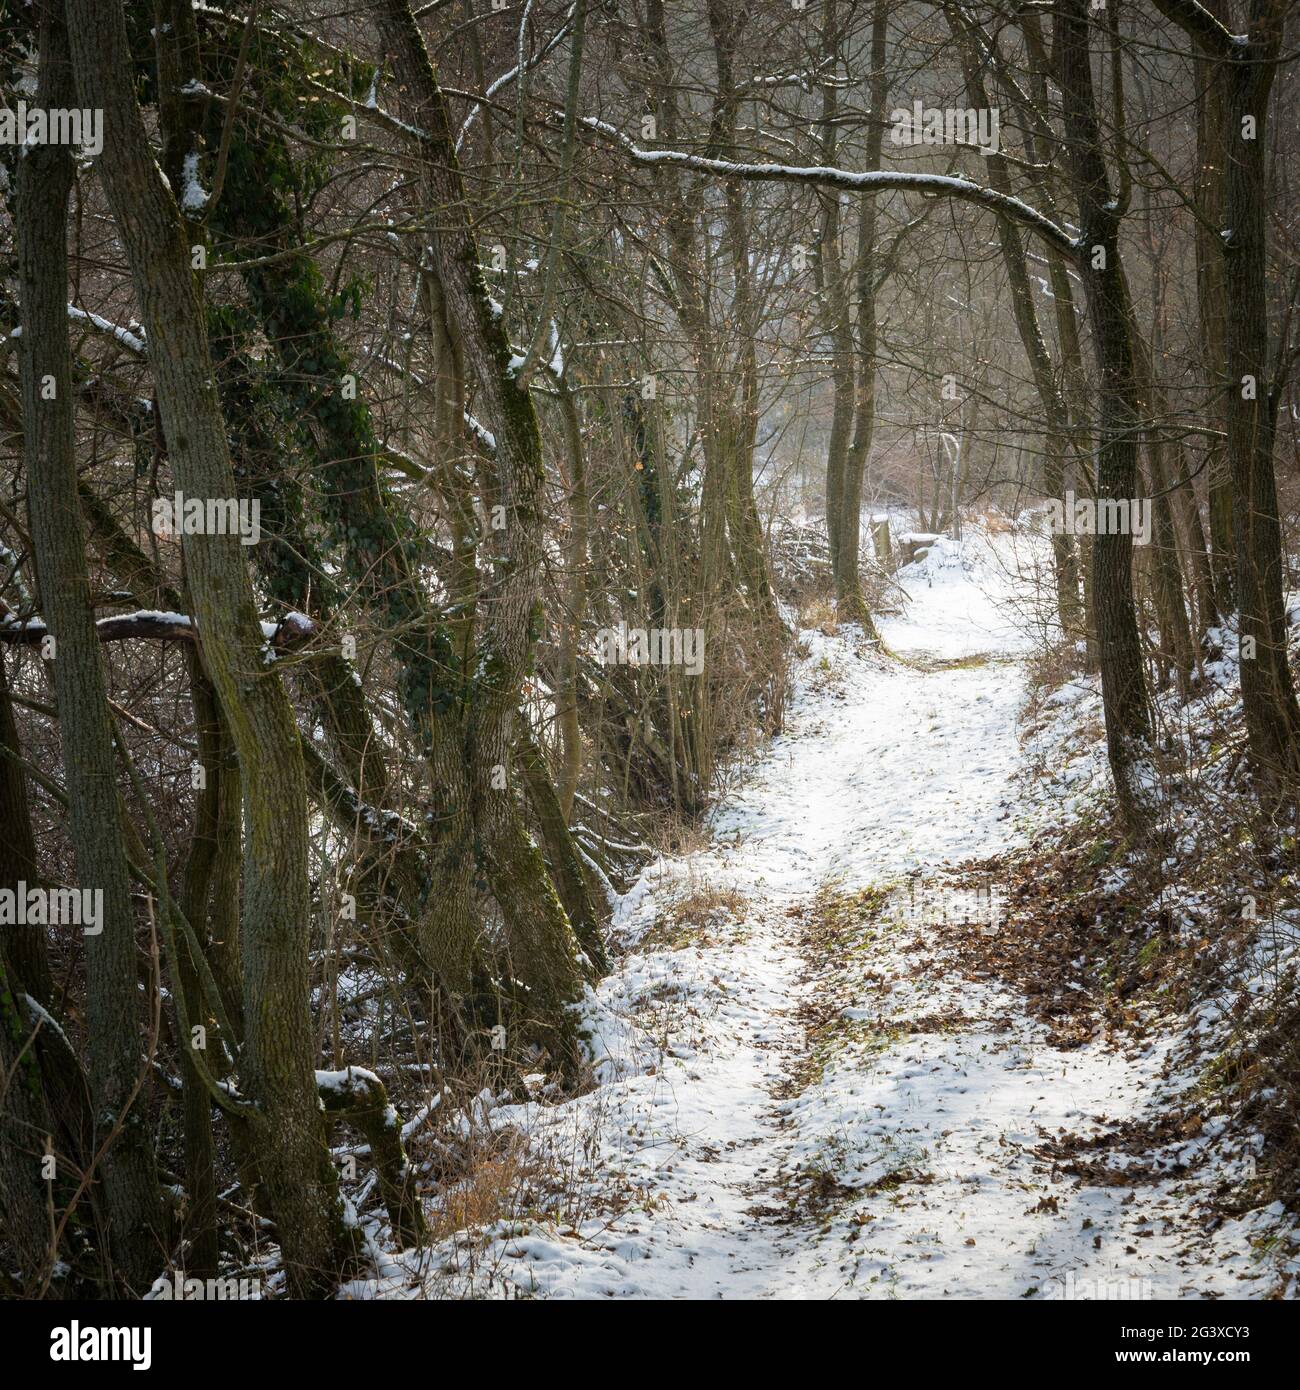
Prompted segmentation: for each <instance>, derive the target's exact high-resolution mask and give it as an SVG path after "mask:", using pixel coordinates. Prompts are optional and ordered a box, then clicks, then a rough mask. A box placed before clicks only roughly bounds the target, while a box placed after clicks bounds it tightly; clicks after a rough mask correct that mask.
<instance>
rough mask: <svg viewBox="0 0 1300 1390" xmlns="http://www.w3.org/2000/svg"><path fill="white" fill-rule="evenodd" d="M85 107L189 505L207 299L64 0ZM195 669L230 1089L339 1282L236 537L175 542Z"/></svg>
mask: <svg viewBox="0 0 1300 1390" xmlns="http://www.w3.org/2000/svg"><path fill="white" fill-rule="evenodd" d="M67 15H68V21H69V27H70V31H71V36H72V50H73V59H74V63H75V67H76V74H77V83H78V87H79V89H80V96H81V104H82V105H83V106H87V107H90V108H92V109H98V110H101V111H103V113H104V117H103V128H104V153H103V158H102V159H101V160H100V164H99V167H100V171H101V177H102V178H103V180H104V184H105V188H106V191H107V193H108V199H109V202H110V204H111V206H112V209H113V213H114V217H115V220H116V222H117V226H118V229H119V231H120V234H121V236H122V240H123V243H124V245H125V248H126V252H127V257H128V260H129V262H130V265H131V270H132V276H133V279H134V282H135V287H136V293H137V296H138V298H139V301H140V310H141V314H142V317H143V319H144V323H145V327H146V331H147V333H148V340H149V358H150V365H151V367H152V370H153V377H154V384H155V389H156V391H157V396H158V403H159V407H160V412H161V415H162V423H163V433H164V436H165V438H166V440H167V448H168V453H169V456H170V460H171V464H172V469H173V471H174V474H175V478H176V482H177V485H178V486H179V487H180V488H181V490H182V491H183V492H184V493H185V494H186V495H187V496H189V497H194V498H202V499H210V498H232V497H234V496H235V495H236V494H235V482H234V475H233V473H232V470H231V465H230V454H229V448H228V443H227V437H226V426H225V421H224V419H223V417H222V413H221V408H220V404H219V401H218V398H217V390H216V385H215V382H214V375H213V366H212V360H211V355H210V353H209V350H208V339H207V328H206V324H205V321H204V313H203V304H202V299H201V296H200V293H199V288H198V285H197V283H196V281H195V278H194V274H193V271H192V270H191V268H190V265H191V261H190V254H191V253H190V245H189V237H188V236H187V235H186V230H185V227H184V225H183V223H182V219H181V215H180V212H179V209H178V208H177V205H176V201H175V199H174V197H173V196H172V193H171V190H170V189H169V188H168V186H167V185H166V183H164V181H163V179H162V177H161V174H160V171H159V169H158V166H157V164H156V162H155V160H154V158H153V155H152V153H151V151H150V149H149V143H148V137H147V135H146V133H145V128H144V123H143V120H142V119H141V115H140V110H139V107H138V106H137V104H136V99H135V91H134V86H133V78H132V74H133V72H134V67H133V63H132V58H131V52H130V47H129V44H128V41H127V32H126V21H125V17H124V15H123V11H122V5H121V3H120V0H67ZM182 546H183V554H184V559H185V566H186V572H187V575H188V578H189V586H190V592H191V595H192V597H193V603H194V615H195V618H196V620H197V626H198V631H199V634H200V640H201V642H202V652H203V661H204V665H205V667H206V669H207V671H208V674H209V676H210V678H211V680H212V683H213V686H214V687H215V689H216V692H217V697H218V700H219V702H220V705H221V708H222V711H223V713H224V714H225V716H226V718H227V720H228V721H229V725H230V731H231V736H232V738H233V740H234V743H235V747H236V750H237V753H238V756H239V761H240V765H241V767H242V769H243V771H244V793H245V812H246V814H245V825H246V837H247V840H246V848H245V874H244V918H243V968H244V981H243V991H244V994H243V997H244V1026H245V1030H246V1031H245V1045H244V1049H243V1054H242V1057H241V1064H240V1086H241V1090H242V1092H243V1093H244V1096H245V1098H246V1099H247V1100H249V1101H250V1102H252V1103H253V1105H255V1106H256V1107H257V1109H258V1111H259V1112H260V1118H259V1120H258V1121H257V1122H256V1125H257V1129H258V1130H259V1133H258V1136H257V1140H258V1142H257V1147H258V1160H259V1167H260V1171H261V1176H262V1184H263V1186H262V1192H261V1196H262V1197H263V1198H264V1199H265V1201H266V1203H267V1206H268V1207H269V1209H270V1212H271V1215H272V1217H273V1218H274V1220H275V1223H276V1228H277V1234H278V1236H279V1239H280V1242H281V1249H282V1251H283V1255H284V1261H285V1265H286V1268H287V1272H288V1276H289V1286H290V1288H291V1289H292V1290H293V1291H294V1292H295V1293H297V1294H299V1295H307V1294H317V1293H324V1292H327V1291H329V1290H330V1289H332V1288H333V1287H334V1283H335V1279H336V1276H337V1271H338V1268H339V1263H340V1259H341V1256H342V1255H343V1252H344V1250H345V1247H346V1239H345V1235H344V1229H343V1222H342V1207H341V1204H340V1202H339V1198H338V1184H337V1178H336V1175H335V1173H334V1169H333V1166H332V1164H331V1162H330V1157H329V1150H328V1148H327V1147H326V1143H325V1130H324V1125H323V1123H322V1119H321V1112H320V1106H319V1101H318V1097H317V1095H316V1087H315V1076H314V1072H315V1069H314V1066H313V1061H314V1058H313V1044H312V1027H311V1016H310V1010H309V1000H310V992H309V978H308V970H307V944H308V926H309V901H308V884H307V817H306V785H305V781H304V777H303V766H302V754H301V751H300V749H299V740H298V731H297V727H296V725H295V722H294V717H293V711H292V708H291V707H290V704H289V701H288V698H287V696H286V695H285V691H284V688H283V686H282V685H281V683H280V679H279V676H278V674H277V673H276V672H275V671H274V669H273V668H270V667H269V666H268V664H267V662H266V659H265V649H264V641H263V638H262V633H261V629H260V626H259V624H258V618H257V609H256V606H255V603H254V596H253V588H252V583H251V581H250V579H249V574H248V569H247V566H246V564H245V562H244V558H243V555H242V547H241V546H240V543H239V538H238V537H236V536H233V535H226V536H204V535H187V536H184V537H183V540H182Z"/></svg>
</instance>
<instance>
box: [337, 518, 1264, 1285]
mask: <svg viewBox="0 0 1300 1390" xmlns="http://www.w3.org/2000/svg"><path fill="white" fill-rule="evenodd" d="M1031 555H1032V547H1028V548H1027V546H1026V541H1025V539H1024V537H1023V535H1022V536H1020V537H1019V538H1013V537H1012V536H1009V535H1004V536H1000V537H995V538H993V539H992V540H989V539H988V538H985V537H983V536H982V535H979V534H977V535H974V536H972V537H970V538H968V540H967V541H965V542H964V543H963V544H962V545H961V546H960V547H959V546H956V545H954V544H952V543H951V542H941V543H940V544H939V545H937V546H936V547H935V548H934V549H933V550H932V551H931V552H930V555H929V556H928V557H927V558H926V559H924V560H923V561H921V562H920V563H918V564H916V565H913V566H910V567H909V568H908V569H906V570H905V571H903V572H902V574H901V575H900V579H901V580H902V582H903V585H904V587H905V588H906V590H907V592H908V594H909V595H910V598H911V602H910V604H909V606H908V609H907V612H906V616H905V617H903V618H902V619H900V620H897V621H892V622H887V623H885V624H884V630H883V635H884V638H885V641H886V642H887V644H888V645H889V647H890V649H891V652H892V653H893V657H892V658H886V657H883V656H881V655H880V654H878V653H877V652H875V651H873V650H872V649H871V648H870V647H868V646H866V645H864V644H862V643H861V642H860V641H858V640H856V639H857V636H858V635H857V634H855V633H854V632H852V631H846V632H844V633H841V634H840V635H837V636H826V635H823V634H822V633H817V632H813V633H808V634H805V638H804V643H805V651H806V654H805V655H804V656H803V657H802V658H801V660H800V663H799V666H798V670H797V675H796V688H795V693H794V696H793V699H792V702H791V706H790V711H789V718H788V725H787V729H786V732H785V733H784V734H783V735H782V736H781V737H780V738H778V739H776V740H775V741H773V742H772V743H771V744H770V745H769V746H768V747H767V748H766V750H765V751H764V754H763V756H762V758H761V759H760V761H759V762H758V763H757V764H756V765H755V766H754V767H753V768H752V770H751V771H750V772H749V773H748V775H747V776H746V777H745V778H744V781H743V785H742V786H741V787H740V788H739V790H738V791H737V792H736V793H735V794H733V795H731V796H730V797H729V798H728V799H727V800H726V802H725V803H724V804H723V805H722V806H721V807H720V808H719V809H718V811H717V813H716V814H715V816H714V818H713V840H712V843H711V845H710V846H709V847H708V848H707V849H706V850H704V851H702V852H700V853H697V854H694V855H691V856H688V857H685V858H680V859H674V860H663V861H660V862H658V863H657V864H655V865H652V866H651V867H650V868H649V869H648V870H647V871H646V873H645V874H644V875H643V876H642V879H641V880H640V882H639V883H638V884H637V885H636V886H635V887H634V889H633V890H632V891H631V892H630V893H629V894H628V895H627V897H626V898H625V899H624V900H623V901H622V903H621V905H620V908H619V910H618V913H617V915H616V919H615V935H616V937H617V938H618V939H619V940H621V941H622V942H623V943H624V944H627V945H630V946H631V947H632V949H631V952H630V953H629V954H627V955H625V956H624V957H623V958H622V960H621V962H620V964H619V967H618V969H617V970H616V972H615V973H614V974H613V975H612V976H611V977H610V978H609V979H607V980H606V981H605V982H604V983H603V984H602V985H601V987H600V989H599V991H598V994H597V996H596V997H595V998H594V999H593V1000H592V1001H591V1003H590V1008H589V1010H588V1014H589V1018H588V1023H589V1026H590V1027H591V1029H592V1032H593V1039H592V1047H593V1050H594V1052H595V1054H596V1056H597V1057H598V1058H600V1059H601V1061H600V1066H599V1068H598V1071H599V1074H600V1075H601V1077H602V1079H603V1082H604V1084H602V1085H601V1086H599V1087H598V1088H597V1089H595V1090H594V1091H592V1092H590V1093H589V1094H587V1095H585V1096H583V1097H581V1098H579V1099H577V1100H575V1101H572V1102H569V1103H567V1104H564V1105H561V1106H541V1105H538V1106H506V1107H501V1108H498V1109H496V1110H494V1111H492V1112H491V1115H490V1116H489V1117H488V1118H487V1120H486V1121H485V1123H488V1124H490V1125H492V1126H495V1127H497V1128H498V1129H499V1130H501V1131H508V1130H509V1129H510V1128H512V1127H514V1128H517V1130H518V1131H520V1132H521V1133H524V1134H527V1136H528V1146H529V1150H528V1151H529V1155H530V1162H532V1163H533V1164H534V1165H535V1170H536V1171H537V1172H540V1173H543V1174H544V1173H545V1172H547V1171H550V1172H553V1173H556V1174H558V1175H561V1176H562V1182H561V1183H559V1184H558V1185H557V1187H556V1191H557V1192H559V1191H562V1192H563V1194H564V1195H563V1198H562V1199H561V1200H562V1201H563V1204H564V1206H563V1210H560V1211H552V1212H550V1213H547V1212H546V1211H545V1210H544V1209H543V1207H542V1206H541V1205H540V1204H535V1205H534V1209H533V1211H532V1212H531V1213H526V1212H522V1211H521V1212H519V1213H517V1214H515V1215H513V1216H512V1217H511V1218H510V1219H509V1220H505V1221H498V1222H496V1223H495V1224H494V1225H492V1226H490V1227H489V1228H488V1229H487V1230H481V1229H480V1230H478V1231H475V1232H472V1233H465V1234H462V1235H461V1236H460V1237H458V1238H456V1237H453V1238H447V1239H444V1240H442V1241H440V1242H439V1243H438V1244H436V1245H435V1246H434V1247H433V1248H432V1250H430V1251H427V1252H425V1253H424V1254H423V1255H422V1256H421V1257H420V1258H419V1259H418V1260H417V1259H416V1258H415V1256H414V1255H413V1254H410V1255H407V1256H405V1257H399V1258H393V1257H391V1256H385V1257H382V1258H383V1266H382V1270H383V1277H381V1278H380V1279H378V1280H372V1281H367V1282H365V1283H358V1284H356V1285H353V1286H351V1287H350V1289H349V1290H348V1292H349V1293H351V1294H352V1295H354V1296H362V1297H366V1296H370V1297H373V1296H376V1295H378V1296H385V1297H422V1296H448V1295H464V1294H466V1293H477V1294H480V1295H489V1296H490V1295H493V1294H496V1295H500V1294H512V1293H513V1294H520V1293H522V1294H524V1295H536V1296H545V1297H569V1298H574V1297H581V1298H588V1297H590V1298H596V1297H622V1298H626V1297H703V1298H711V1297H717V1298H740V1297H778V1298H823V1297H834V1296H842V1297H890V1296H899V1297H907V1296H919V1297H938V1296H942V1295H948V1296H957V1297H964V1298H999V1297H1002V1298H1005V1297H1017V1298H1018V1297H1025V1298H1096V1297H1107V1298H1133V1297H1138V1298H1140V1297H1150V1296H1155V1297H1178V1296H1184V1297H1186V1296H1195V1295H1198V1294H1201V1295H1203V1294H1207V1293H1218V1294H1223V1295H1227V1296H1259V1295H1260V1294H1262V1293H1264V1292H1265V1291H1266V1290H1267V1289H1268V1288H1269V1287H1271V1286H1272V1284H1273V1282H1274V1280H1275V1278H1276V1271H1275V1269H1274V1267H1273V1265H1272V1264H1271V1262H1270V1261H1269V1260H1268V1259H1261V1258H1259V1257H1257V1255H1256V1252H1255V1249H1254V1248H1253V1247H1252V1244H1251V1239H1252V1236H1254V1235H1256V1234H1257V1233H1260V1232H1262V1231H1263V1229H1264V1223H1265V1222H1266V1221H1267V1219H1268V1217H1267V1214H1265V1213H1256V1214H1254V1215H1253V1216H1252V1217H1251V1218H1248V1219H1243V1220H1241V1221H1228V1222H1226V1223H1223V1224H1221V1225H1219V1227H1218V1229H1217V1231H1215V1232H1214V1234H1213V1235H1209V1234H1206V1233H1205V1232H1204V1231H1203V1229H1202V1224H1201V1223H1200V1222H1199V1221H1198V1220H1197V1218H1196V1199H1197V1197H1198V1195H1200V1194H1199V1190H1198V1187H1197V1184H1198V1182H1200V1183H1203V1182H1206V1181H1208V1180H1209V1178H1208V1176H1202V1177H1200V1178H1198V1177H1197V1176H1195V1174H1194V1173H1193V1174H1188V1175H1183V1176H1181V1177H1178V1178H1169V1179H1164V1180H1159V1181H1143V1182H1138V1183H1136V1184H1128V1183H1116V1184H1115V1185H1100V1186H1088V1185H1084V1186H1081V1185H1079V1184H1078V1182H1077V1179H1076V1178H1075V1177H1072V1176H1069V1175H1067V1174H1065V1173H1063V1172H1060V1171H1057V1169H1056V1168H1055V1167H1054V1166H1053V1162H1052V1160H1051V1159H1050V1158H1047V1157H1043V1156H1041V1155H1039V1154H1037V1153H1036V1152H1035V1150H1036V1149H1040V1148H1041V1147H1042V1146H1043V1144H1044V1142H1045V1141H1047V1140H1050V1139H1052V1138H1054V1137H1057V1136H1064V1135H1066V1134H1076V1133H1078V1134H1086V1135H1091V1134H1095V1133H1097V1132H1099V1131H1103V1130H1108V1129H1110V1128H1112V1127H1114V1126H1116V1125H1119V1124H1122V1123H1123V1122H1124V1121H1126V1120H1129V1119H1134V1118H1137V1117H1139V1116H1141V1115H1142V1114H1143V1113H1144V1110H1145V1108H1146V1107H1147V1106H1148V1105H1149V1104H1150V1102H1151V1099H1152V1097H1153V1096H1154V1095H1155V1093H1156V1091H1157V1088H1158V1087H1159V1086H1161V1085H1168V1084H1169V1083H1168V1081H1164V1082H1162V1081H1161V1080H1160V1072H1161V1064H1162V1062H1163V1061H1164V1060H1165V1059H1166V1054H1167V1052H1168V1048H1169V1046H1170V1044H1169V1042H1167V1041H1166V1042H1160V1041H1155V1042H1152V1043H1148V1044H1146V1045H1145V1046H1146V1051H1145V1052H1138V1051H1136V1050H1134V1051H1132V1052H1131V1053H1130V1052H1129V1051H1125V1050H1122V1049H1113V1048H1110V1047H1108V1046H1107V1045H1106V1044H1105V1043H1104V1042H1103V1041H1102V1040H1100V1039H1098V1040H1095V1041H1092V1042H1088V1043H1085V1044H1084V1045H1083V1046H1081V1047H1075V1048H1072V1049H1070V1050H1061V1049H1059V1048H1057V1047H1055V1046H1053V1045H1051V1044H1050V1043H1049V1041H1048V1039H1047V1031H1046V1029H1045V1027H1044V1026H1043V1025H1042V1024H1041V1023H1039V1022H1037V1021H1035V1020H1034V1019H1033V1018H1031V1017H1030V1015H1029V1014H1028V1013H1027V1011H1026V1009H1025V1007H1024V1005H1023V1003H1022V1001H1021V1000H1020V999H1019V998H1018V997H1016V996H1015V995H1014V994H1013V993H1012V992H1011V991H1010V990H1008V989H1007V988H1005V987H1003V986H1000V985H997V984H996V983H992V982H990V981H989V980H987V979H979V978H967V975H968V974H970V973H972V972H961V971H958V970H955V969H951V968H947V967H945V966H944V965H942V964H940V963H939V958H940V957H941V955H942V953H939V954H938V956H936V955H935V954H934V953H931V952H929V951H922V952H918V950H917V949H916V940H917V933H916V931H915V929H914V926H913V929H912V930H907V929H906V928H907V925H908V924H907V923H906V922H904V921H903V920H901V916H900V911H899V910H898V909H897V907H895V908H892V909H890V910H887V911H886V912H885V913H884V914H883V915H878V914H874V913H873V914H869V915H867V914H859V918H858V919H852V918H851V919H846V920H848V922H849V924H848V925H847V926H846V927H845V929H844V930H843V931H842V932H841V933H840V934H839V935H837V936H834V937H823V938H822V940H823V943H824V945H823V950H822V951H821V952H820V953H819V952H818V951H815V950H810V949H807V947H806V943H805V941H804V933H805V930H806V929H807V928H810V927H814V926H815V925H816V923H817V922H818V921H819V919H820V918H821V917H823V916H824V915H825V914H824V911H823V909H824V908H825V905H826V904H827V903H828V902H840V903H844V902H852V901H853V900H854V897H855V895H861V894H863V893H864V892H865V891H867V890H874V889H879V890H884V891H885V892H886V893H892V894H897V892H898V886H899V884H900V881H903V880H905V878H906V876H907V875H909V874H910V875H915V874H916V873H917V871H919V872H920V875H921V878H920V882H921V883H922V884H924V882H925V881H926V879H928V878H929V877H930V876H932V875H934V874H937V873H939V872H941V871H942V870H944V869H945V868H946V867H950V866H953V865H956V864H957V863H959V862H961V861H963V860H966V859H970V858H973V857H976V856H986V855H989V854H992V853H996V852H998V851H1000V850H1002V849H1005V848H1008V847H1011V846H1014V845H1016V844H1018V843H1021V842H1022V841H1023V838H1024V836H1025V834H1026V829H1027V827H1026V824H1025V818H1024V817H1022V816H1021V815H1020V814H1019V813H1018V810H1017V807H1018V806H1019V805H1020V804H1021V801H1020V798H1019V794H1018V792H1017V789H1016V786H1015V784H1014V780H1013V779H1014V778H1015V776H1016V774H1017V772H1018V770H1020V769H1021V767H1022V758H1023V756H1024V755H1023V754H1022V750H1021V747H1020V744H1019V742H1018V739H1017V732H1016V730H1017V718H1018V715H1019V712H1020V709H1021V706H1022V703H1023V700H1024V694H1025V691H1024V676H1023V672H1022V668H1021V665H1020V664H1019V662H1018V660H1017V659H1016V658H1017V654H1018V653H1019V652H1021V651H1022V649H1023V647H1024V641H1025V639H1024V638H1023V637H1022V636H1021V635H1020V633H1019V632H1018V630H1017V622H1016V619H1015V617H1014V614H1013V612H1012V610H1011V607H1010V605H1009V603H1008V599H1009V596H1010V594H1011V593H1012V592H1013V590H1014V591H1016V592H1022V593H1023V592H1024V584H1023V580H1020V581H1017V580H1015V579H1014V578H1013V571H1014V570H1015V569H1016V568H1017V567H1018V566H1019V565H1020V564H1022V563H1024V562H1025V561H1026V559H1027V558H1030V557H1031ZM963 658H964V659H965V661H964V662H963V663H962V664H957V660H958V659H963ZM981 658H982V659H981ZM945 663H947V664H945ZM710 895H714V896H716V897H717V900H718V902H719V903H721V904H724V906H722V907H719V909H718V910H717V911H716V912H715V913H714V915H713V917H712V918H710V919H709V920H708V922H707V923H706V925H705V926H704V928H703V929H702V930H699V931H694V932H688V933H686V938H685V940H683V938H682V937H681V936H680V935H679V936H678V937H677V938H675V939H672V940H666V939H665V931H664V924H665V922H667V923H669V924H671V923H672V922H673V918H674V904H680V903H681V902H683V901H684V900H690V899H692V898H694V899H695V900H696V901H708V900H709V896H710ZM737 895H738V896H737ZM891 901H893V902H894V903H895V904H896V903H897V902H898V901H899V899H897V897H895V898H893V899H891ZM1000 929H1001V930H1010V929H1011V927H1010V926H1009V925H1008V924H1003V925H1002V927H1001V928H1000ZM927 930H929V929H927ZM932 930H933V931H934V932H935V933H941V932H942V931H944V930H945V928H944V927H943V925H942V924H938V925H935V926H934V927H933V928H932ZM643 938H645V939H646V941H647V945H646V946H645V947H644V948H640V949H638V948H637V946H636V943H638V942H640V941H641V940H642V939H643ZM651 942H656V943H658V944H657V945H655V946H651V945H650V944H649V943H651ZM668 946H674V947H676V949H668V948H667V947H668ZM810 1030H812V1031H811V1032H810ZM1215 1176H1216V1177H1217V1178H1220V1179H1221V1178H1222V1177H1223V1174H1222V1172H1219V1173H1216V1174H1215Z"/></svg>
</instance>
